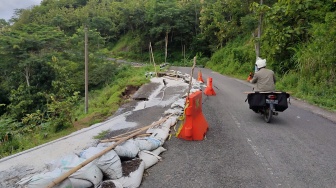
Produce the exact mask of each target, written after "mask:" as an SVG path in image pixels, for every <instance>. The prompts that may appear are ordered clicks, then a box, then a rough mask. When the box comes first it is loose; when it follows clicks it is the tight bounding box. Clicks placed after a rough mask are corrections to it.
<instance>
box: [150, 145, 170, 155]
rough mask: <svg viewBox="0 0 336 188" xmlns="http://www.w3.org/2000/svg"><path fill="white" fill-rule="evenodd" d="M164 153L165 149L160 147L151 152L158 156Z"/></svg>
mask: <svg viewBox="0 0 336 188" xmlns="http://www.w3.org/2000/svg"><path fill="white" fill-rule="evenodd" d="M164 151H167V149H166V148H164V147H161V146H160V147H158V148H156V149H155V150H153V151H151V152H152V153H154V154H155V155H160V154H161V153H162V152H164Z"/></svg>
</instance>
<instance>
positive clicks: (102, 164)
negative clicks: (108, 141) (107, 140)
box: [80, 147, 122, 180]
mask: <svg viewBox="0 0 336 188" xmlns="http://www.w3.org/2000/svg"><path fill="white" fill-rule="evenodd" d="M104 149H106V148H104V147H90V148H88V149H86V150H84V151H83V152H81V155H80V157H81V158H83V159H89V158H91V157H93V156H94V155H96V154H98V153H100V152H101V151H103V150H104ZM93 162H94V164H96V165H97V167H98V168H99V169H100V170H101V171H102V172H103V174H104V175H105V176H106V177H107V178H108V179H112V180H113V179H117V178H120V177H121V176H122V167H121V161H120V158H119V156H118V154H117V153H116V152H115V151H114V150H110V151H108V152H107V153H105V154H104V155H102V156H101V157H99V158H98V159H96V160H94V161H93Z"/></svg>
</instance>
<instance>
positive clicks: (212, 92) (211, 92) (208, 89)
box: [204, 77, 216, 95]
mask: <svg viewBox="0 0 336 188" xmlns="http://www.w3.org/2000/svg"><path fill="white" fill-rule="evenodd" d="M207 81H208V83H207V87H206V88H205V90H204V94H206V95H216V92H215V90H214V89H213V88H212V78H211V77H209V78H208V80H207Z"/></svg>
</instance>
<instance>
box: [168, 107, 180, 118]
mask: <svg viewBox="0 0 336 188" xmlns="http://www.w3.org/2000/svg"><path fill="white" fill-rule="evenodd" d="M182 113H183V108H182V107H181V108H169V109H168V110H166V111H165V112H164V113H163V114H164V115H166V116H167V115H170V114H173V115H178V116H179V115H182Z"/></svg>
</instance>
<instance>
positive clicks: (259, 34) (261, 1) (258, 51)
mask: <svg viewBox="0 0 336 188" xmlns="http://www.w3.org/2000/svg"><path fill="white" fill-rule="evenodd" d="M262 4H263V0H260V6H262ZM262 14H263V13H262V12H260V15H259V23H258V42H257V46H256V56H257V58H258V57H260V37H261V25H262V16H263V15H262Z"/></svg>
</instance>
